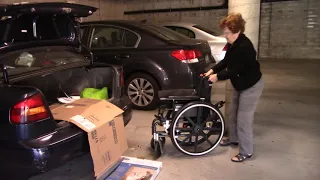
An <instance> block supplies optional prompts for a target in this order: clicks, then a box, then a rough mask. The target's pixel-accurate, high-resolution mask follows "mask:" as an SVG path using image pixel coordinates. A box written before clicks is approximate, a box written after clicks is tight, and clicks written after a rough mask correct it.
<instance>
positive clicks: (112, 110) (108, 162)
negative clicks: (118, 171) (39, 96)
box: [50, 98, 128, 178]
mask: <svg viewBox="0 0 320 180" xmlns="http://www.w3.org/2000/svg"><path fill="white" fill-rule="evenodd" d="M50 108H51V107H50ZM51 112H52V114H53V116H54V118H55V119H56V120H65V121H69V122H71V123H73V124H75V125H77V126H78V127H80V128H81V129H83V130H84V131H86V132H87V133H88V140H89V144H90V153H91V157H92V160H93V164H94V171H95V176H96V177H97V178H98V177H100V176H102V175H103V174H104V173H105V172H106V171H108V169H109V168H110V167H111V166H113V165H114V164H115V163H116V162H117V161H119V159H120V158H121V156H122V154H123V153H124V152H125V151H126V149H127V148H128V145H127V139H126V135H125V130H124V122H123V117H122V113H123V110H122V109H120V108H118V107H117V106H115V105H113V104H112V103H110V102H108V101H106V100H96V99H85V98H83V99H79V100H76V101H75V102H73V103H70V104H62V105H60V106H56V105H55V106H52V108H51Z"/></svg>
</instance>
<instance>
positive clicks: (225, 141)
mask: <svg viewBox="0 0 320 180" xmlns="http://www.w3.org/2000/svg"><path fill="white" fill-rule="evenodd" d="M230 145H235V146H237V145H238V142H231V141H230V140H229V139H223V140H222V141H221V142H220V146H230Z"/></svg>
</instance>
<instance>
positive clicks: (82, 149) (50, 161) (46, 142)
mask: <svg viewBox="0 0 320 180" xmlns="http://www.w3.org/2000/svg"><path fill="white" fill-rule="evenodd" d="M116 104H117V106H119V107H121V108H122V109H123V110H124V112H123V121H124V124H125V126H126V125H127V124H128V123H129V122H130V120H131V118H132V107H131V105H130V103H129V98H127V97H123V98H121V99H119V100H118V101H117V103H116ZM89 151H90V148H89V144H88V136H87V133H86V132H84V131H83V130H81V129H80V128H78V127H77V126H75V125H73V124H70V123H68V122H66V121H61V122H59V123H58V127H57V129H56V130H55V131H54V132H52V133H50V134H47V135H45V136H42V137H38V138H36V139H30V140H24V141H20V142H19V145H18V147H14V148H10V147H4V146H2V147H0V159H1V160H0V173H1V176H3V177H10V179H17V180H18V179H28V178H29V177H30V176H33V175H36V174H39V173H42V172H45V171H48V170H50V169H53V168H55V167H58V166H60V165H62V164H64V163H66V162H67V161H69V160H71V159H73V158H75V157H78V156H80V155H82V154H84V153H88V152H89ZM17 172H18V173H17Z"/></svg>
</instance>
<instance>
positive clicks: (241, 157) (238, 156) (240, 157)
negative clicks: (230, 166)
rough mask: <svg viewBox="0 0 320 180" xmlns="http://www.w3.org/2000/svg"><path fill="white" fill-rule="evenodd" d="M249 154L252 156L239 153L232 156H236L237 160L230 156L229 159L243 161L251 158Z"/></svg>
mask: <svg viewBox="0 0 320 180" xmlns="http://www.w3.org/2000/svg"><path fill="white" fill-rule="evenodd" d="M251 156H252V154H247V155H244V154H240V153H239V154H238V155H236V156H234V158H237V160H234V159H233V158H232V159H231V161H233V162H243V161H244V160H246V159H249V158H251Z"/></svg>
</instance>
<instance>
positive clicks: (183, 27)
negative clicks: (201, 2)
mask: <svg viewBox="0 0 320 180" xmlns="http://www.w3.org/2000/svg"><path fill="white" fill-rule="evenodd" d="M160 25H162V26H164V27H167V28H170V29H171V30H174V31H176V32H179V33H181V34H183V35H186V36H188V37H190V38H195V39H202V40H206V41H208V43H209V45H210V47H211V53H212V55H213V58H214V59H215V61H216V63H218V62H220V61H221V60H223V58H224V56H225V53H226V51H225V45H226V44H227V40H226V39H225V38H224V37H222V36H219V35H218V34H217V33H215V32H213V31H211V30H209V29H207V28H205V27H202V26H200V25H199V24H195V23H187V22H166V23H160Z"/></svg>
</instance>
